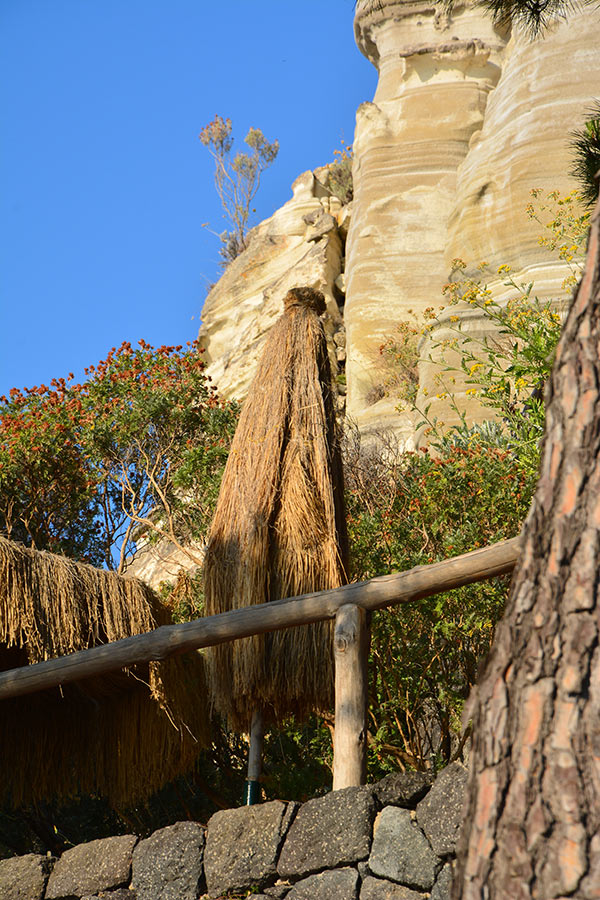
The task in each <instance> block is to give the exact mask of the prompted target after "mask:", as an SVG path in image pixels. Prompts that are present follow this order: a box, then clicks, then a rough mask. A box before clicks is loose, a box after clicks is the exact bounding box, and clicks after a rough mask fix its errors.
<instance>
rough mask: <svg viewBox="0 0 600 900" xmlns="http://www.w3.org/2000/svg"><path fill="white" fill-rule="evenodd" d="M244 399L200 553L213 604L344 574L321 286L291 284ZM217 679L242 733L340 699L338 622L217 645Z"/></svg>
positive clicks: (321, 585) (213, 685)
mask: <svg viewBox="0 0 600 900" xmlns="http://www.w3.org/2000/svg"><path fill="white" fill-rule="evenodd" d="M284 306H285V312H284V314H283V315H282V316H281V318H280V319H279V320H278V321H277V322H276V323H275V325H274V326H273V328H272V330H271V332H270V334H269V336H268V339H267V341H266V344H265V348H264V351H263V354H262V357H261V359H260V362H259V364H258V369H257V372H256V375H255V377H254V381H253V382H252V385H251V387H250V389H249V392H248V396H247V398H246V401H245V403H244V407H243V409H242V413H241V416H240V420H239V424H238V427H237V430H236V433H235V436H234V439H233V442H232V446H231V451H230V455H229V458H228V461H227V466H226V468H225V472H224V475H223V480H222V483H221V491H220V494H219V500H218V504H217V509H216V512H215V516H214V520H213V523H212V527H211V531H210V535H209V540H208V547H207V552H206V557H205V563H204V589H205V598H206V613H207V615H214V614H216V613H221V612H225V611H226V610H230V609H238V608H241V607H246V606H251V605H253V604H257V603H266V602H269V601H273V600H279V599H281V598H285V597H292V596H297V595H299V594H305V593H310V592H312V591H320V590H326V589H329V588H334V587H339V586H340V585H341V584H344V582H345V580H346V570H347V536H346V524H345V515H344V497H343V475H342V463H341V455H340V449H339V442H338V436H337V431H336V422H335V411H334V404H333V396H332V384H331V368H330V364H329V357H328V352H327V343H326V338H325V332H324V329H323V325H322V323H321V320H320V318H319V314H320V313H321V312H324V310H325V301H324V298H323V295H322V294H321V293H319V292H318V291H314V290H312V289H310V288H294V289H292V290H291V291H289V292H288V294H287V295H286V297H285V300H284ZM207 657H208V662H209V666H208V670H209V686H210V692H211V698H212V700H213V703H214V705H215V706H216V708H217V709H218V710H219V712H221V714H223V715H224V716H225V717H226V718H227V719H228V721H229V724H230V726H231V727H232V728H233V729H235V730H237V731H248V730H249V726H250V720H251V717H252V711H253V710H254V709H256V708H261V709H262V710H263V715H264V717H265V719H266V720H267V721H268V720H275V721H277V720H280V719H281V718H282V717H283V716H285V715H287V714H293V715H295V716H297V717H305V716H306V715H307V714H308V713H309V712H310V711H312V710H315V709H326V708H327V707H329V706H331V704H332V700H333V659H332V627H331V623H330V622H321V623H316V624H314V625H308V626H303V627H300V628H291V629H286V630H282V631H276V632H272V633H271V634H266V635H257V636H254V637H251V638H245V639H243V640H239V641H235V642H233V643H229V644H226V645H222V646H219V647H215V648H212V650H211V651H210V653H209V654H207Z"/></svg>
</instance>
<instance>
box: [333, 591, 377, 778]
mask: <svg viewBox="0 0 600 900" xmlns="http://www.w3.org/2000/svg"><path fill="white" fill-rule="evenodd" d="M368 643H369V640H368V628H367V614H366V612H365V610H364V609H362V608H361V607H360V606H356V605H355V604H353V603H346V604H345V605H344V606H342V607H340V609H339V610H338V612H337V614H336V617H335V631H334V636H333V657H334V661H335V733H334V738H333V790H334V791H338V790H340V789H341V788H345V787H356V786H358V785H360V784H365V782H366V780H367V689H368V687H367V679H368V675H367V656H368Z"/></svg>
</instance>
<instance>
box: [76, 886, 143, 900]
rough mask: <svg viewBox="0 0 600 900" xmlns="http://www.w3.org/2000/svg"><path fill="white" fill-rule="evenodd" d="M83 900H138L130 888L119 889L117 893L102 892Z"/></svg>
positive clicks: (86, 896) (82, 899)
mask: <svg viewBox="0 0 600 900" xmlns="http://www.w3.org/2000/svg"><path fill="white" fill-rule="evenodd" d="M81 900H136V897H135V891H132V890H130V889H129V888H117V890H116V891H101V892H100V893H99V894H94V896H93V897H90V896H89V895H88V894H86V895H85V896H84V897H82V898H81Z"/></svg>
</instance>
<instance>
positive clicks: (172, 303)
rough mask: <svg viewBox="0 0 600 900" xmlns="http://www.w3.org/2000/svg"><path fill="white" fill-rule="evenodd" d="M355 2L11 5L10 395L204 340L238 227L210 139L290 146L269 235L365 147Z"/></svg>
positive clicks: (370, 87)
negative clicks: (342, 149)
mask: <svg viewBox="0 0 600 900" xmlns="http://www.w3.org/2000/svg"><path fill="white" fill-rule="evenodd" d="M353 9H354V4H353V2H352V0H303V2H301V3H292V2H289V0H263V2H260V0H258V2H254V3H252V2H249V0H247V2H244V0H229V2H228V3H227V4H219V3H213V2H210V3H209V2H208V0H204V2H202V0H1V3H0V85H1V86H0V103H1V106H2V112H3V116H2V119H3V134H2V142H1V151H0V152H1V156H0V172H1V181H2V189H1V191H0V198H1V199H0V203H1V215H0V228H1V230H2V234H1V244H0V246H1V254H2V257H1V262H0V266H1V273H0V274H1V278H0V394H3V393H7V392H8V390H9V388H10V387H13V386H16V387H25V386H27V387H31V386H33V385H34V384H40V383H46V384H47V383H48V382H49V381H50V379H51V378H53V377H55V376H56V377H59V376H66V374H67V373H68V372H70V371H72V372H74V373H75V376H76V378H78V379H80V378H82V377H83V368H84V366H86V365H89V364H90V363H94V364H95V363H97V362H98V361H99V360H100V359H101V358H103V357H104V356H106V354H107V352H108V351H109V350H110V348H111V347H112V346H114V345H118V344H120V343H121V342H122V341H124V340H129V341H131V342H132V343H133V342H135V341H137V340H138V339H139V338H144V339H145V340H147V341H149V342H150V343H152V344H155V345H156V344H163V343H167V344H177V343H183V342H185V341H186V340H190V339H192V338H193V337H195V336H196V333H197V330H198V327H199V323H200V314H201V308H202V303H203V300H204V297H205V295H206V285H207V284H208V283H209V282H211V281H215V280H216V278H217V276H218V240H217V238H215V237H214V236H213V235H211V234H210V233H209V232H208V231H207V230H206V229H204V228H202V225H203V223H205V222H208V223H209V224H210V226H211V227H212V228H214V230H215V231H217V232H220V231H222V230H223V229H224V228H225V222H224V220H223V218H222V212H221V209H220V206H219V202H218V199H217V196H216V193H215V189H214V184H213V163H212V159H211V157H210V156H209V154H208V151H207V150H206V149H205V148H204V147H203V146H202V145H201V143H200V141H199V140H198V133H199V132H200V130H201V128H202V127H203V126H204V125H205V124H206V123H207V122H209V121H210V120H211V119H212V118H213V117H214V115H215V114H216V113H219V114H221V115H223V116H224V117H227V116H228V117H230V118H231V119H232V121H233V126H234V133H235V135H236V136H237V141H236V146H237V145H242V146H243V138H244V136H245V134H246V132H247V130H248V128H249V127H251V126H255V127H258V128H261V129H262V130H263V132H264V134H265V136H266V137H267V138H268V139H269V140H274V139H275V138H277V139H278V140H279V142H280V152H279V156H278V158H277V160H276V162H275V163H274V165H273V166H272V168H271V169H269V170H268V171H267V172H266V173H265V175H264V180H263V184H262V187H261V190H260V193H259V194H258V196H257V198H256V201H255V204H254V205H255V207H256V216H255V222H257V221H260V220H261V219H263V218H265V217H266V216H269V215H270V214H271V213H272V212H273V211H274V210H275V209H277V208H278V207H279V206H281V205H282V204H283V203H284V202H285V201H286V200H288V199H289V197H290V196H291V183H292V181H293V180H294V179H295V178H296V177H297V176H298V175H299V174H300V173H301V172H303V171H305V170H306V169H309V168H314V167H316V166H318V165H323V164H325V163H327V162H329V161H330V160H331V159H332V157H333V150H334V149H336V148H338V147H339V146H340V139H342V138H343V139H344V140H346V142H348V143H349V142H351V141H352V137H353V132H354V120H355V111H356V107H357V106H358V105H359V104H360V103H362V102H363V101H365V100H371V99H372V98H373V94H374V91H375V85H376V77H377V75H376V72H375V69H374V68H373V67H372V65H371V64H370V63H369V62H368V61H367V60H366V59H364V57H363V56H362V55H361V54H360V52H359V51H358V49H357V48H356V45H355V43H354V35H353V29H352V18H353Z"/></svg>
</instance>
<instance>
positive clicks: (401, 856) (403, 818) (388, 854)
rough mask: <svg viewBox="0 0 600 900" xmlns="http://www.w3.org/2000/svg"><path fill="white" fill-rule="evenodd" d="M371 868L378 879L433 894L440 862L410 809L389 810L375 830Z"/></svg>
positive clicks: (381, 816) (383, 813)
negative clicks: (396, 882) (432, 889)
mask: <svg viewBox="0 0 600 900" xmlns="http://www.w3.org/2000/svg"><path fill="white" fill-rule="evenodd" d="M369 868H370V869H371V871H372V872H373V874H374V875H379V876H381V877H382V878H388V879H390V880H391V881H398V882H400V883H401V884H404V885H406V886H407V887H411V888H415V889H417V890H424V891H429V890H431V888H432V887H433V884H434V882H435V876H436V870H437V869H438V868H439V860H438V858H437V857H436V856H435V854H434V853H433V851H432V849H431V847H430V846H429V842H428V840H427V838H426V837H425V835H424V834H423V832H422V831H421V830H420V828H419V827H418V826H417V824H416V823H415V822H413V820H412V818H411V814H410V812H409V811H408V810H406V809H399V808H398V807H396V806H386V807H385V809H384V810H383V811H382V812H381V814H380V816H379V820H378V822H377V825H376V828H375V837H374V838H373V849H372V850H371V856H370V857H369Z"/></svg>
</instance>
